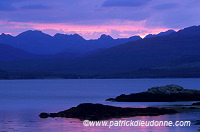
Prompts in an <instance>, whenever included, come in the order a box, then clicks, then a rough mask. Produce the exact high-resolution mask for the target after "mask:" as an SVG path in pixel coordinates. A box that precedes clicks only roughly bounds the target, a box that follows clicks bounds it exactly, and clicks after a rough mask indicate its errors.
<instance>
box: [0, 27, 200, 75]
mask: <svg viewBox="0 0 200 132" xmlns="http://www.w3.org/2000/svg"><path fill="white" fill-rule="evenodd" d="M101 39H104V41H112V38H111V37H110V36H107V35H103V36H102V37H101V38H99V40H89V41H91V43H93V41H94V42H95V41H98V42H99V41H100V40H101ZM120 40H121V39H120ZM199 51H200V26H193V27H189V28H185V29H182V30H180V31H178V32H174V33H170V34H168V35H163V36H156V37H151V38H145V39H139V40H137V41H130V42H128V43H125V44H121V45H117V46H114V47H111V48H108V49H102V50H99V51H98V52H94V53H92V54H89V55H87V56H84V57H79V58H74V59H66V58H60V59H51V58H46V59H40V60H38V59H36V60H34V61H18V62H15V63H14V62H12V63H11V62H10V63H6V64H5V63H4V64H3V63H2V64H0V69H1V70H3V71H8V72H9V71H12V70H13V69H16V70H15V71H18V72H53V73H62V74H63V73H66V74H73V75H82V76H85V77H89V78H92V77H93V78H123V77H124V78H137V77H150V78H151V77H200V52H199ZM16 65H17V66H18V67H17V68H16Z"/></svg>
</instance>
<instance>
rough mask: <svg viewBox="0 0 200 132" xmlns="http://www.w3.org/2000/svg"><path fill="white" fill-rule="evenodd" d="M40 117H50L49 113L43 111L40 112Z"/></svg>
mask: <svg viewBox="0 0 200 132" xmlns="http://www.w3.org/2000/svg"><path fill="white" fill-rule="evenodd" d="M39 117H40V118H48V117H49V114H48V113H45V112H43V113H40V115H39Z"/></svg>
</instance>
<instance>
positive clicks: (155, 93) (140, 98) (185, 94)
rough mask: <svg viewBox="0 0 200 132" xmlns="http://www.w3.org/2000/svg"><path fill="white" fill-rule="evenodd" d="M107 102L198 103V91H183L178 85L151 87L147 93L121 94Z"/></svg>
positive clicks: (199, 91)
mask: <svg viewBox="0 0 200 132" xmlns="http://www.w3.org/2000/svg"><path fill="white" fill-rule="evenodd" d="M107 101H116V102H172V101H200V90H191V89H184V88H183V87H181V86H178V85H173V84H172V85H166V86H161V87H153V88H150V89H148V91H145V92H140V93H132V94H129V95H125V94H122V95H120V96H117V97H116V98H109V99H107Z"/></svg>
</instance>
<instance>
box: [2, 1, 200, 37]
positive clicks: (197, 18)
mask: <svg viewBox="0 0 200 132" xmlns="http://www.w3.org/2000/svg"><path fill="white" fill-rule="evenodd" d="M193 25H200V0H167V1H166V0H1V1H0V29H1V31H0V32H1V33H2V32H4V33H10V34H12V35H14V36H16V35H18V34H19V33H21V32H24V31H26V30H41V31H43V32H45V33H48V34H50V35H54V34H55V33H66V34H74V33H78V34H80V35H81V36H83V37H84V38H86V39H94V38H98V37H99V36H100V35H101V34H109V35H111V36H112V37H113V38H124V37H130V36H133V35H141V36H144V35H147V34H149V33H159V32H161V31H166V30H168V29H175V30H178V29H182V28H185V27H189V26H193Z"/></svg>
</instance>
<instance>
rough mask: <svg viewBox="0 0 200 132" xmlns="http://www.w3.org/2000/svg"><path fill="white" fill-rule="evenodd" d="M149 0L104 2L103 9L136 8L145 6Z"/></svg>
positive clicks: (109, 0)
mask: <svg viewBox="0 0 200 132" xmlns="http://www.w3.org/2000/svg"><path fill="white" fill-rule="evenodd" d="M149 1H151V0H106V1H105V2H104V3H103V4H102V6H104V7H138V6H143V5H146V4H147V3H148V2H149Z"/></svg>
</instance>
